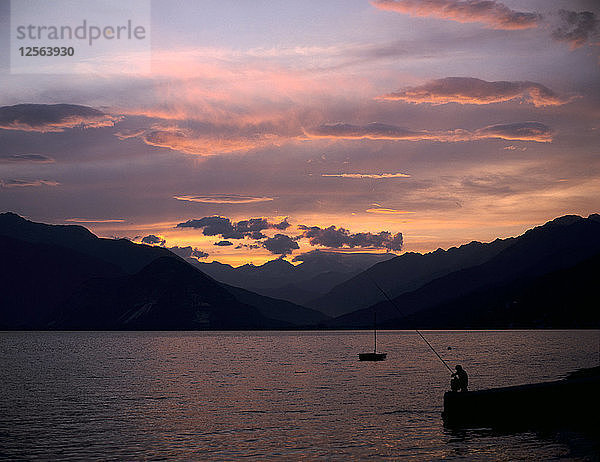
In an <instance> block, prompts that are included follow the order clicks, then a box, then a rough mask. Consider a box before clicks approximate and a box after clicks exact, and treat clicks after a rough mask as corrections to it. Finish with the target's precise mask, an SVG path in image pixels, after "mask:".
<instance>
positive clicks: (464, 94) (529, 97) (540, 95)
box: [379, 77, 573, 107]
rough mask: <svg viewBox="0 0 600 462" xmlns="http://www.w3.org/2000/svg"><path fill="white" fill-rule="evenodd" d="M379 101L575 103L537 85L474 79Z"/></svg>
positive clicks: (451, 79) (437, 83) (413, 90)
mask: <svg viewBox="0 0 600 462" xmlns="http://www.w3.org/2000/svg"><path fill="white" fill-rule="evenodd" d="M379 99H384V100H388V101H403V102H407V103H417V104H419V103H430V104H434V105H435V104H447V103H459V104H491V103H500V102H505V101H511V100H516V99H519V100H521V101H524V102H527V103H531V104H533V105H534V106H536V107H539V106H560V105H562V104H566V103H568V102H570V101H572V99H573V98H565V97H561V96H559V95H557V94H556V93H554V92H553V91H552V90H550V89H549V88H548V87H545V86H544V85H542V84H539V83H536V82H528V81H522V82H506V81H499V82H487V81H485V80H481V79H476V78H472V77H446V78H444V79H438V80H432V81H431V82H427V83H425V84H423V85H419V86H416V87H409V88H406V89H404V90H401V91H397V92H393V93H389V94H387V95H383V96H381V97H380V98H379Z"/></svg>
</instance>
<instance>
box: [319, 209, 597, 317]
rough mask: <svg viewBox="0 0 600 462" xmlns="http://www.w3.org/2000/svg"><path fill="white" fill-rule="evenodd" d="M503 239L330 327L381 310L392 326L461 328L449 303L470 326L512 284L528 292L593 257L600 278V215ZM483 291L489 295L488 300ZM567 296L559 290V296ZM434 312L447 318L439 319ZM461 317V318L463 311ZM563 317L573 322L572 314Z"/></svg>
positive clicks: (550, 224)
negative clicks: (493, 248) (489, 250)
mask: <svg viewBox="0 0 600 462" xmlns="http://www.w3.org/2000/svg"><path fill="white" fill-rule="evenodd" d="M496 242H497V241H494V243H496ZM503 242H504V245H503V247H504V248H503V249H502V250H501V251H500V252H498V253H497V254H496V255H495V256H493V257H491V258H490V259H488V260H487V261H484V262H483V263H481V264H478V265H473V266H471V267H468V268H462V269H459V270H457V271H454V272H451V273H448V274H446V275H443V276H441V277H438V278H435V279H433V280H431V281H430V282H428V283H426V284H424V285H422V286H420V287H419V288H417V289H416V290H413V291H407V292H404V293H402V294H401V295H399V296H396V297H394V304H395V305H396V306H394V305H392V304H391V303H389V302H387V301H385V302H379V303H377V304H374V305H373V306H371V307H368V308H363V309H360V310H357V311H354V312H351V313H348V314H345V315H342V316H339V317H337V318H335V319H334V320H332V321H331V322H330V323H329V325H330V326H332V327H338V328H339V327H345V328H357V327H368V326H369V325H370V322H371V321H370V320H371V319H372V316H373V315H372V313H373V311H376V312H377V317H378V319H379V320H380V322H381V324H382V325H385V326H388V327H400V326H407V325H415V323H417V324H418V325H419V326H421V327H422V326H432V325H436V326H438V327H440V328H441V327H445V326H447V325H454V326H456V325H457V323H456V322H455V321H456V319H453V316H452V312H448V311H446V310H445V309H444V307H446V308H447V309H450V308H449V307H454V309H455V310H456V309H458V308H460V319H462V320H463V324H467V325H468V323H467V318H468V316H470V315H472V316H478V311H477V310H485V309H488V308H489V306H492V305H494V303H495V302H496V301H497V300H496V298H494V297H495V296H496V295H497V294H499V293H505V295H507V294H509V293H512V292H511V289H510V288H511V287H512V288H513V289H514V290H516V288H519V290H520V291H523V292H527V291H528V290H529V289H528V285H529V284H540V282H539V281H540V280H542V279H543V278H544V277H545V276H547V275H550V274H552V273H557V274H559V273H560V272H561V271H562V272H563V273H564V274H565V275H566V276H565V277H573V276H569V274H570V273H569V272H571V271H574V272H577V271H578V270H576V269H575V268H576V267H577V265H580V264H582V263H583V262H585V261H587V260H589V259H591V260H590V262H591V263H589V265H588V268H589V269H590V270H593V271H594V273H593V274H594V277H596V278H597V277H598V276H600V268H598V267H597V266H594V263H597V260H595V259H594V258H595V256H596V255H597V254H599V253H600V215H596V214H594V215H590V217H589V218H581V217H578V216H565V217H560V218H558V219H556V220H552V221H550V222H548V223H546V224H545V225H542V226H538V227H536V228H533V229H530V230H528V231H527V232H525V233H524V234H522V235H521V236H519V237H517V238H511V239H509V240H505V241H503ZM494 243H492V244H494ZM578 274H579V273H578ZM565 290H567V288H565ZM594 290H595V287H592V286H589V287H587V289H586V296H585V297H584V298H586V299H591V298H592V297H593V296H594ZM483 294H487V298H486V297H485V296H483ZM567 295H568V294H560V297H562V298H565V297H567ZM467 299H470V300H477V304H475V305H474V304H470V305H468V308H467V307H466V305H465V304H466V303H467V302H466V300H467ZM461 300H462V302H461ZM505 302H506V303H509V302H510V300H508V299H507V300H505ZM396 307H397V308H396ZM457 307H458V308H457ZM433 313H437V316H438V317H439V319H440V320H441V319H445V320H446V322H437V321H435V319H434V315H433ZM455 313H458V312H457V311H455ZM469 313H470V314H469ZM566 315H567V316H568V313H566ZM585 316H587V314H585ZM596 316H598V310H597V309H596ZM456 317H457V318H459V316H458V315H457V316H456ZM592 317H593V316H592ZM596 319H597V318H596ZM563 321H568V318H567V319H563ZM505 327H510V320H508V319H505ZM550 327H552V326H550Z"/></svg>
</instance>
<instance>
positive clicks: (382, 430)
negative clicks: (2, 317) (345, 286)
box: [0, 331, 600, 460]
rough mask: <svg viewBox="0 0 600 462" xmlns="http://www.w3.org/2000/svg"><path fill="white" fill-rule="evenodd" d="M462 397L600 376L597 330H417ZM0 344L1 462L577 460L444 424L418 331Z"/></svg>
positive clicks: (563, 446) (10, 340)
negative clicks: (455, 379) (381, 356)
mask: <svg viewBox="0 0 600 462" xmlns="http://www.w3.org/2000/svg"><path fill="white" fill-rule="evenodd" d="M423 334H424V335H425V337H426V338H427V339H428V340H429V342H430V343H431V344H432V345H433V346H434V348H435V349H436V350H437V351H438V352H439V353H440V355H441V356H442V357H443V358H444V359H445V360H446V361H448V363H449V364H450V365H451V366H452V367H453V366H454V365H455V364H462V365H463V367H464V368H465V369H466V370H467V372H468V373H469V384H470V389H481V388H486V387H493V386H494V387H495V386H506V385H516V384H523V383H528V382H535V381H546V380H554V379H559V378H562V377H564V375H565V374H566V373H568V372H569V371H572V370H575V369H578V368H582V367H591V366H595V365H597V364H598V360H599V356H598V355H599V352H598V348H599V339H600V332H598V331H499V332H498V331H424V332H423ZM378 347H379V348H378V350H379V351H384V352H387V353H388V359H387V360H386V361H384V362H378V363H372V362H371V363H367V362H359V361H358V359H357V354H358V353H359V352H367V351H369V350H372V333H371V332H365V331H352V332H346V331H343V332H341V331H340V332H332V331H326V332H312V331H310V332H3V333H0V367H1V370H2V390H1V392H0V393H1V396H0V397H1V399H0V459H3V460H15V459H16V460H18V459H27V460H36V459H40V460H47V459H59V460H136V459H137V460H139V459H152V460H156V459H180V460H190V459H194V460H238V459H242V458H247V459H260V460H283V459H285V460H295V459H309V460H349V459H369V458H370V459H373V460H380V459H393V460H440V459H444V460H460V459H463V460H465V459H467V460H523V459H526V460H532V459H533V460H553V459H559V458H570V459H575V460H577V459H581V460H586V459H589V458H590V457H598V446H597V443H595V442H594V441H591V440H589V439H588V438H586V437H585V436H583V435H579V434H576V433H569V432H557V433H544V434H539V433H535V432H525V433H512V434H511V433H508V434H502V433H497V432H493V431H491V430H468V431H451V430H447V429H445V428H444V427H443V425H442V420H441V417H440V413H441V411H442V404H443V403H442V397H443V393H444V391H446V390H447V389H448V388H449V372H448V371H447V370H446V369H445V367H444V365H443V364H442V363H441V362H440V361H439V359H438V358H436V356H435V355H434V354H433V353H432V352H431V350H429V348H428V347H427V345H426V344H425V343H424V342H423V340H421V339H420V338H419V337H418V335H417V334H416V333H415V332H414V331H386V332H379V333H378Z"/></svg>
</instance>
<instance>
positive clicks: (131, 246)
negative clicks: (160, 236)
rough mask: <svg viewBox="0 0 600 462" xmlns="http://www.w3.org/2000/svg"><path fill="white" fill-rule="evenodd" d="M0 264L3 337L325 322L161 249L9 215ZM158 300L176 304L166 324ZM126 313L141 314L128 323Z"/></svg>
mask: <svg viewBox="0 0 600 462" xmlns="http://www.w3.org/2000/svg"><path fill="white" fill-rule="evenodd" d="M0 257H1V258H2V263H3V264H2V266H1V269H0V294H1V295H0V296H1V302H2V303H0V328H4V329H47V328H65V329H67V328H69V329H79V328H81V329H83V328H85V329H96V328H98V329H100V328H105V329H123V328H128V329H145V328H148V329H158V328H163V329H170V328H173V329H175V328H177V329H204V328H206V329H217V328H223V329H225V328H227V329H233V328H240V329H245V328H248V329H250V328H261V329H267V328H274V327H278V328H287V327H304V326H308V325H313V324H316V323H319V322H322V321H324V320H326V319H328V317H327V316H326V315H323V314H321V313H320V312H317V311H314V310H311V309H308V308H304V307H302V306H299V305H295V304H293V303H290V302H287V301H283V300H276V299H273V298H269V297H264V296H261V295H258V294H253V293H251V292H248V291H244V290H241V289H238V288H235V287H230V286H227V285H225V284H222V283H219V282H217V281H215V280H213V279H212V278H210V277H209V276H207V275H205V274H203V273H202V272H201V271H199V270H198V269H196V268H194V267H192V266H191V265H189V264H188V263H186V262H185V261H184V260H183V259H181V258H179V257H178V256H176V255H175V254H173V253H171V252H170V251H169V250H167V249H164V248H160V247H152V246H148V245H143V244H135V243H132V242H129V241H127V240H125V239H102V238H98V237H97V236H95V235H94V234H93V233H91V232H89V231H88V230H87V229H86V228H84V227H82V226H75V225H67V226H64V225H47V224H43V223H34V222H31V221H29V220H26V219H24V218H22V217H20V216H18V215H16V214H14V213H3V214H0ZM165 259H166V260H165ZM159 262H162V264H160V265H159ZM167 262H168V263H167ZM173 275H177V277H178V278H180V279H181V281H185V284H184V283H183V282H181V283H180V282H179V281H178V280H177V278H175V277H173ZM165 281H170V283H169V284H166V283H165ZM151 295H152V296H151ZM146 296H147V297H146ZM145 297H146V298H145ZM148 297H150V298H148ZM166 300H171V301H172V302H173V303H176V304H177V303H178V304H180V306H173V307H171V308H170V309H171V310H174V311H172V312H170V313H171V315H172V319H169V316H170V315H169V314H167V313H169V308H168V307H167V306H166V305H165V303H166V302H165V301H166ZM198 303H200V305H198ZM202 303H207V304H208V305H202ZM142 306H145V307H146V308H145V309H147V310H148V311H147V313H146V312H145V311H144V310H143V309H142V308H141V307H142ZM199 306H200V307H203V308H202V309H200V308H199ZM184 307H187V308H184ZM133 309H135V310H141V311H139V312H137V311H135V310H134V311H135V313H132V316H133V317H132V318H131V319H129V318H128V316H126V314H127V313H128V312H129V310H133ZM181 310H184V311H181ZM185 310H187V311H185ZM190 312H193V313H196V314H195V315H194V316H192V317H189V316H188V315H189V313H190ZM136 313H137V314H136ZM144 313H145V314H144ZM186 313H187V314H186ZM202 313H203V314H202ZM142 315H143V316H142ZM186 316H188V317H186Z"/></svg>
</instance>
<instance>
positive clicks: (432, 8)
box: [371, 0, 541, 30]
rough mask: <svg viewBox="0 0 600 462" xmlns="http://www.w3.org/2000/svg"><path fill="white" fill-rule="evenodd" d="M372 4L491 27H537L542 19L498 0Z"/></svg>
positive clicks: (405, 0)
mask: <svg viewBox="0 0 600 462" xmlns="http://www.w3.org/2000/svg"><path fill="white" fill-rule="evenodd" d="M371 4H372V5H373V6H375V7H376V8H379V9H380V10H387V11H395V12H397V13H402V14H408V15H411V16H418V17H431V18H439V19H447V20H451V21H456V22H460V23H472V22H478V23H482V24H485V25H486V26H487V27H489V28H491V29H503V30H516V29H530V28H533V27H537V25H538V22H539V21H540V19H541V17H540V15H539V14H537V13H524V12H520V11H515V10H511V9H510V8H509V7H507V6H506V5H504V4H503V3H500V2H497V1H495V0H372V1H371Z"/></svg>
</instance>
